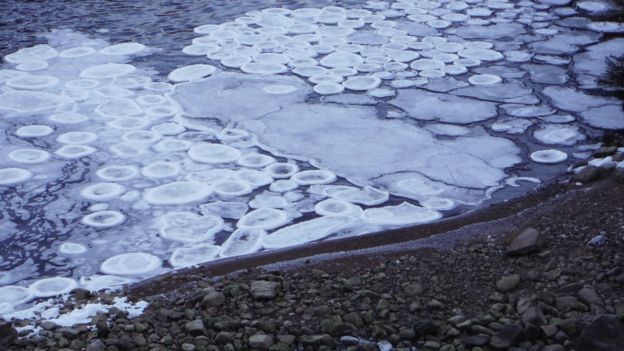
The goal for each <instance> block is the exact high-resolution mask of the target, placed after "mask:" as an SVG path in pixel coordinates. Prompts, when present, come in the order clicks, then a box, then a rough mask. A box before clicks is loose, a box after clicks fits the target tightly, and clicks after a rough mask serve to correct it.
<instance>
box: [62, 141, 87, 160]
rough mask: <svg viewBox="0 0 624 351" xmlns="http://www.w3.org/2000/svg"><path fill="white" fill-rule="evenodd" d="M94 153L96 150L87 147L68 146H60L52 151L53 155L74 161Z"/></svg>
mask: <svg viewBox="0 0 624 351" xmlns="http://www.w3.org/2000/svg"><path fill="white" fill-rule="evenodd" d="M96 151H97V149H96V148H94V147H91V146H88V145H79V144H70V145H63V146H61V147H60V148H58V149H57V150H56V151H54V154H56V155H57V156H59V157H61V158H64V159H67V160H75V159H79V158H82V157H86V156H89V155H91V154H93V153H95V152H96Z"/></svg>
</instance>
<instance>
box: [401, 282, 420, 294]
mask: <svg viewBox="0 0 624 351" xmlns="http://www.w3.org/2000/svg"><path fill="white" fill-rule="evenodd" d="M403 291H404V292H405V295H407V296H414V295H419V294H422V292H423V291H425V290H424V289H423V287H422V285H420V284H418V283H414V284H408V285H406V286H405V287H404V288H403Z"/></svg>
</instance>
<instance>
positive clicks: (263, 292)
mask: <svg viewBox="0 0 624 351" xmlns="http://www.w3.org/2000/svg"><path fill="white" fill-rule="evenodd" d="M278 288H279V283H276V282H270V281H266V280H254V281H253V282H251V287H250V289H249V292H250V293H251V296H252V297H253V298H254V299H256V300H270V299H273V298H275V296H277V290H278Z"/></svg>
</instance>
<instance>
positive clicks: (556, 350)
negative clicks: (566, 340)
mask: <svg viewBox="0 0 624 351" xmlns="http://www.w3.org/2000/svg"><path fill="white" fill-rule="evenodd" d="M542 351H566V348H565V347H564V346H563V345H560V344H552V345H547V346H544V347H543V348H542Z"/></svg>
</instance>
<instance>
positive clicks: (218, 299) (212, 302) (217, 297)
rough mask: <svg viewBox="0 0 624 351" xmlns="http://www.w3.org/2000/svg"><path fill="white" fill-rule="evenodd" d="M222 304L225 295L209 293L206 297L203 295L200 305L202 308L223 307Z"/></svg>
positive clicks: (215, 292) (214, 292)
mask: <svg viewBox="0 0 624 351" xmlns="http://www.w3.org/2000/svg"><path fill="white" fill-rule="evenodd" d="M223 303H225V295H223V293H221V292H217V291H210V292H208V293H207V294H206V295H204V298H203V299H202V302H201V305H202V306H203V307H209V306H210V307H216V306H221V305H223Z"/></svg>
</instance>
